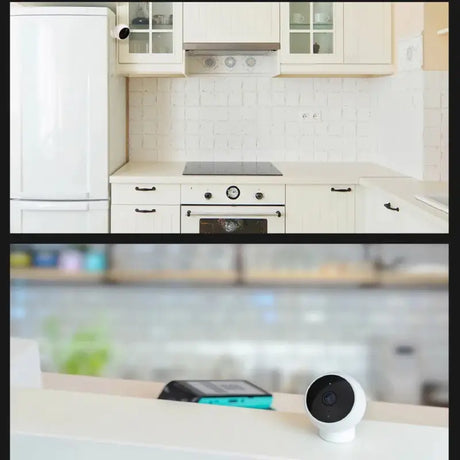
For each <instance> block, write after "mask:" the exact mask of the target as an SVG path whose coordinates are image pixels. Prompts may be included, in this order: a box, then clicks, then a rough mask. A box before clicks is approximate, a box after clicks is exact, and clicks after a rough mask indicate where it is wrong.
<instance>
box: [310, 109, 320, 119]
mask: <svg viewBox="0 0 460 460" xmlns="http://www.w3.org/2000/svg"><path fill="white" fill-rule="evenodd" d="M311 118H312V119H313V120H314V121H321V112H320V111H317V112H313V113H312V115H311Z"/></svg>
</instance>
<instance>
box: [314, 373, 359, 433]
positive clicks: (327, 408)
mask: <svg viewBox="0 0 460 460" xmlns="http://www.w3.org/2000/svg"><path fill="white" fill-rule="evenodd" d="M305 410H306V411H307V414H308V416H309V418H310V420H311V421H312V422H313V424H314V425H315V426H317V427H318V428H319V435H320V437H321V438H323V439H324V440H326V441H331V442H348V441H351V440H353V439H354V437H355V427H356V425H357V424H358V423H359V422H360V421H361V419H362V418H363V416H364V412H365V410H366V395H365V393H364V390H363V388H362V387H361V385H360V384H359V383H358V382H357V381H356V380H355V379H354V378H353V377H350V376H349V375H346V374H342V373H336V372H335V373H330V374H325V375H322V376H320V377H318V378H316V379H315V380H314V381H313V382H312V383H311V384H310V386H309V387H308V388H307V391H306V392H305Z"/></svg>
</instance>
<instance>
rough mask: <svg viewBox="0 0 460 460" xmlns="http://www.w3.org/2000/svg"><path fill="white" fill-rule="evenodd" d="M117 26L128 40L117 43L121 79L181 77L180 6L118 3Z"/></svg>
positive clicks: (171, 4) (182, 53) (180, 3)
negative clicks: (124, 29)
mask: <svg viewBox="0 0 460 460" xmlns="http://www.w3.org/2000/svg"><path fill="white" fill-rule="evenodd" d="M117 24H126V25H128V26H129V29H130V32H129V36H128V37H127V38H125V39H124V40H117V41H116V43H117V47H118V72H119V73H121V74H122V75H129V76H136V75H183V74H184V52H183V50H182V2H120V3H119V4H118V5H117Z"/></svg>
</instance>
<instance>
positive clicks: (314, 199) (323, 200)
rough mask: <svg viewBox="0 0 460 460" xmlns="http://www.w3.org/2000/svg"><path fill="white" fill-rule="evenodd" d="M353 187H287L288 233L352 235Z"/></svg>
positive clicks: (353, 218)
mask: <svg viewBox="0 0 460 460" xmlns="http://www.w3.org/2000/svg"><path fill="white" fill-rule="evenodd" d="M354 192H355V190H354V185H348V184H346V185H343V184H340V185H286V233H353V232H354V231H355V193H354Z"/></svg>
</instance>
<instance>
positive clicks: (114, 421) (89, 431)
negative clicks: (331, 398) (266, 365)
mask: <svg viewBox="0 0 460 460" xmlns="http://www.w3.org/2000/svg"><path fill="white" fill-rule="evenodd" d="M43 383H44V388H43V389H29V388H25V389H21V388H12V389H11V391H10V398H11V415H10V417H11V419H10V433H11V435H10V446H11V447H10V449H11V452H12V457H11V458H12V459H19V458H55V456H56V452H59V457H60V458H62V459H63V460H70V459H74V458H77V457H78V458H111V459H113V460H123V459H125V458H136V459H139V460H148V459H150V458H165V459H166V458H168V459H174V460H178V459H184V460H185V459H192V458H193V459H195V458H196V459H198V458H199V459H204V458H209V459H217V458H222V459H223V458H242V459H243V458H245V459H248V458H254V459H269V458H271V459H282V458H283V459H285V458H291V459H293V458H299V459H300V458H302V459H303V458H305V459H310V458H315V459H318V460H320V459H325V460H326V459H330V458H335V459H343V460H349V459H354V460H365V459H366V460H367V459H368V458H373V459H375V460H386V459H388V458H394V459H404V460H422V459H426V460H434V459H436V460H438V459H439V460H440V459H447V458H448V438H449V431H448V426H447V417H448V409H446V408H436V407H424V406H410V405H406V404H388V403H373V402H369V403H368V408H367V411H366V415H365V417H364V419H363V420H362V421H361V423H359V425H358V426H357V433H356V439H355V440H354V441H353V442H350V443H346V444H340V443H339V444H335V443H328V442H325V441H324V440H322V439H321V438H320V437H319V436H318V430H317V428H316V427H314V426H313V424H312V423H311V421H310V420H309V419H308V417H306V415H305V412H304V410H303V401H302V399H303V398H302V395H284V394H280V393H276V394H274V406H275V407H276V410H275V411H263V410H258V409H243V408H234V407H222V406H214V405H208V404H191V403H188V404H187V403H182V402H178V401H162V400H158V399H157V398H156V396H157V395H158V392H159V390H160V389H161V388H162V386H163V384H161V383H159V382H135V381H123V380H118V379H100V378H97V377H83V376H58V375H56V374H55V375H53V374H44V375H43ZM376 404H377V405H376ZM283 405H284V407H282V406H283ZM409 414H410V415H409ZM69 415H70V416H69ZM379 417H380V419H379ZM385 417H386V418H387V419H386V420H385ZM398 417H399V418H398ZM75 455H77V457H75Z"/></svg>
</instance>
